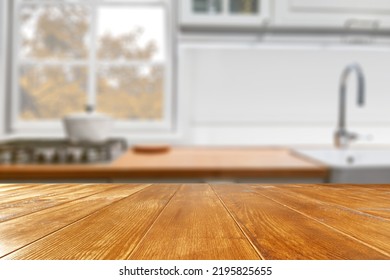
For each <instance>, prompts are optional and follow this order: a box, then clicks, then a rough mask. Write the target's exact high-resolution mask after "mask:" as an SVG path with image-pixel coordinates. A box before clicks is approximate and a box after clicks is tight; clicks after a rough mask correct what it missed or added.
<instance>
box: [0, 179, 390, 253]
mask: <svg viewBox="0 0 390 280" xmlns="http://www.w3.org/2000/svg"><path fill="white" fill-rule="evenodd" d="M389 188H390V185H370V186H367V185H234V184H230V185H211V186H209V185H196V184H195V185H178V184H174V185H139V186H136V185H128V184H106V185H98V184H84V185H65V184H54V185H53V184H51V185H31V184H28V185H26V186H25V188H23V185H0V190H3V191H2V192H1V193H3V194H7V195H5V196H1V197H0V206H3V211H5V212H6V213H7V215H9V216H10V217H11V216H12V215H13V213H16V214H18V215H19V214H20V213H23V214H22V216H19V217H13V218H12V219H9V220H7V221H3V222H0V258H3V259H80V260H81V259H259V258H262V259H389V260H390V245H389V244H390V234H389V232H390V219H389V218H388V216H386V215H387V214H386V213H388V211H387V210H388V201H389V200H390V199H389V198H390V197H389V193H390V192H389ZM43 198H44V199H43ZM31 200H37V202H36V208H35V210H34V211H30V212H29V210H28V207H25V208H23V206H22V204H20V205H19V204H18V203H20V202H21V201H24V202H29V201H31ZM15 203H16V204H18V207H13V206H12V205H14V204H15ZM7 204H8V205H9V206H10V207H8V208H7V207H5V206H6V205H7ZM28 204H29V203H27V205H28ZM31 205H34V204H31ZM40 205H43V206H44V207H40ZM21 209H22V210H23V211H24V212H23V211H22V212H20V211H21Z"/></svg>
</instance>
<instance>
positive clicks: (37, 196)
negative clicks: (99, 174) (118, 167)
mask: <svg viewBox="0 0 390 280" xmlns="http://www.w3.org/2000/svg"><path fill="white" fill-rule="evenodd" d="M58 186H59V185H48V186H45V185H43V186H42V187H43V188H44V189H42V190H39V191H37V190H36V189H35V190H36V192H34V195H31V194H29V193H24V194H23V195H20V196H18V199H15V197H12V198H9V199H8V200H7V199H6V198H3V199H2V202H1V203H0V211H1V212H0V222H4V221H7V220H10V219H14V218H17V217H21V216H24V215H27V214H30V213H34V212H37V211H40V210H43V209H46V208H50V207H53V206H56V205H59V204H62V203H66V202H69V201H72V200H74V199H78V198H81V197H85V196H88V195H91V194H94V193H98V192H101V191H104V190H106V189H109V188H112V186H108V185H91V184H87V185H81V184H80V185H75V184H72V185H60V186H61V187H58ZM29 195H31V196H29ZM22 197H23V199H22Z"/></svg>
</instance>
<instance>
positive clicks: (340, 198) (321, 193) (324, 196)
mask: <svg viewBox="0 0 390 280" xmlns="http://www.w3.org/2000/svg"><path fill="white" fill-rule="evenodd" d="M357 190H359V191H357ZM294 192H295V193H300V194H303V195H306V196H308V197H311V198H315V199H318V200H321V201H324V202H329V203H334V204H338V205H342V206H345V207H348V208H352V209H360V208H376V207H380V208H390V193H387V194H386V193H385V192H378V191H375V189H369V188H364V187H362V186H354V185H344V184H343V185H329V186H327V185H307V186H306V187H301V188H295V189H294Z"/></svg>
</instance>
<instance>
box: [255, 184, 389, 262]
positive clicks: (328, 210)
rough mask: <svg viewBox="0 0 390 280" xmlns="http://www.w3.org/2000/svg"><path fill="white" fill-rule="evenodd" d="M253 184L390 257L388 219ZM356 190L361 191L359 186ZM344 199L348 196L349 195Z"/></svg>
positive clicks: (257, 189)
mask: <svg viewBox="0 0 390 280" xmlns="http://www.w3.org/2000/svg"><path fill="white" fill-rule="evenodd" d="M253 188H254V189H255V190H256V192H257V193H259V194H261V195H263V196H265V197H267V198H270V199H272V200H273V201H276V202H278V203H280V204H281V205H286V206H288V207H290V208H292V209H294V210H296V211H297V212H299V213H302V214H304V215H306V216H308V217H311V218H313V219H314V220H316V221H318V222H320V223H322V224H325V225H328V226H329V227H331V228H335V229H337V230H338V231H340V232H343V233H345V234H347V235H349V236H352V237H353V238H356V239H358V240H360V241H362V242H363V243H364V244H368V245H369V246H370V247H372V248H375V249H376V250H378V251H380V252H382V253H384V254H386V255H387V256H388V258H390V221H389V220H386V219H383V218H379V217H376V216H372V215H367V214H366V213H363V212H360V211H357V210H354V209H350V208H347V207H344V206H339V205H337V204H331V203H327V202H323V201H321V200H318V199H313V198H309V197H307V196H305V195H301V194H298V193H296V192H295V191H294V190H291V189H289V190H287V189H286V188H283V187H268V186H267V187H264V186H257V187H253ZM322 191H324V192H326V191H328V190H327V189H324V190H322ZM322 191H321V192H322ZM356 192H358V188H357V190H356ZM344 199H345V200H348V197H345V198H344ZM346 221H348V222H346Z"/></svg>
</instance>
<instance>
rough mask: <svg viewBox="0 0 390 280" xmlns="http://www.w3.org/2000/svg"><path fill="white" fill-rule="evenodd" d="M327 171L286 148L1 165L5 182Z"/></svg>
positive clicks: (308, 174) (183, 151)
mask: <svg viewBox="0 0 390 280" xmlns="http://www.w3.org/2000/svg"><path fill="white" fill-rule="evenodd" d="M328 172H329V171H328V168H327V167H325V166H324V165H321V164H319V163H316V162H312V161H309V160H308V159H305V158H301V157H299V156H297V155H295V154H292V153H291V152H290V150H289V149H287V148H199V147H197V148H196V147H193V148H183V147H180V148H179V147H178V148H172V149H170V150H169V151H167V152H161V153H139V152H135V151H133V150H132V149H130V150H128V151H127V152H126V153H125V154H123V155H122V156H121V157H119V158H118V159H116V160H115V161H113V162H112V163H109V164H94V165H0V179H3V180H6V179H10V180H11V179H20V180H32V179H36V180H39V179H149V180H151V179H164V178H178V179H181V178H216V179H224V178H237V177H243V178H321V179H324V178H326V177H327V176H328Z"/></svg>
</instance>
